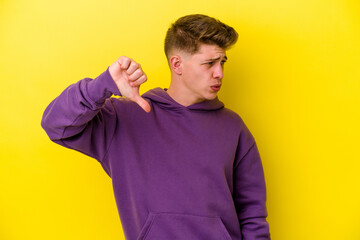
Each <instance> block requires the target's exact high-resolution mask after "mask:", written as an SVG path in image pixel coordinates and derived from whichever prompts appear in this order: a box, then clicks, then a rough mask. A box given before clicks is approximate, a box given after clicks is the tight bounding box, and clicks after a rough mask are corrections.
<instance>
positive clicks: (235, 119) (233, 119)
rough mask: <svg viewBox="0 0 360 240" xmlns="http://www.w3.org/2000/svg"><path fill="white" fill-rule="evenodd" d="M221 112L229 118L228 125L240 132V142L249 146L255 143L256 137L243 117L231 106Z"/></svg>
mask: <svg viewBox="0 0 360 240" xmlns="http://www.w3.org/2000/svg"><path fill="white" fill-rule="evenodd" d="M221 112H222V113H221V114H222V115H223V116H224V117H225V118H226V119H227V125H229V127H231V128H232V129H233V130H234V132H236V133H237V134H238V138H239V143H241V144H246V145H248V146H250V145H252V144H254V142H255V139H254V137H253V135H252V133H251V131H250V129H249V128H248V127H247V125H246V124H245V122H244V120H243V119H242V117H241V116H240V115H239V114H238V113H236V112H234V111H233V110H231V109H229V108H225V107H224V108H223V109H221Z"/></svg>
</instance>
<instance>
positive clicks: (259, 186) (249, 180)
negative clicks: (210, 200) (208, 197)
mask: <svg viewBox="0 0 360 240" xmlns="http://www.w3.org/2000/svg"><path fill="white" fill-rule="evenodd" d="M234 202H235V206H236V210H237V214H238V218H239V222H240V227H241V233H242V237H243V239H244V240H269V239H270V233H269V225H268V223H267V221H266V217H267V210H266V187H265V179H264V173H263V167H262V163H261V159H260V155H259V152H258V149H257V146H256V143H255V141H254V139H253V137H252V136H251V134H250V133H249V132H248V133H243V134H242V136H241V137H240V141H239V146H238V150H237V162H236V165H235V167H234Z"/></svg>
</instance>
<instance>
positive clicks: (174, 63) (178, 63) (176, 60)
mask: <svg viewBox="0 0 360 240" xmlns="http://www.w3.org/2000/svg"><path fill="white" fill-rule="evenodd" d="M170 68H171V69H172V70H173V71H174V72H175V73H176V74H178V75H181V74H182V58H181V57H180V56H179V55H173V56H171V58H170Z"/></svg>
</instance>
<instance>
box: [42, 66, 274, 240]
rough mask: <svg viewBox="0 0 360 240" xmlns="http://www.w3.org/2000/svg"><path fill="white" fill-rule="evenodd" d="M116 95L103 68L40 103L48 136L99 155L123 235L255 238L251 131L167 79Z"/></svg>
mask: <svg viewBox="0 0 360 240" xmlns="http://www.w3.org/2000/svg"><path fill="white" fill-rule="evenodd" d="M113 94H114V95H120V92H119V90H118V88H117V87H116V84H115V82H114V81H113V79H112V78H111V76H110V73H109V70H108V69H107V70H106V71H105V72H104V73H102V74H101V75H100V76H99V77H97V78H95V79H90V78H85V79H83V80H80V81H79V82H77V83H75V84H72V85H70V86H69V87H68V88H67V89H65V90H64V91H63V92H62V93H61V94H60V96H58V97H57V98H56V99H55V100H53V101H52V102H51V103H50V105H49V106H48V107H47V108H46V110H45V112H44V115H43V119H42V122H41V125H42V127H43V128H44V129H45V131H46V132H47V134H48V135H49V137H50V139H51V140H52V141H54V142H56V143H58V144H60V145H62V146H65V147H67V148H71V149H75V150H77V151H80V152H82V153H84V154H86V155H88V156H91V157H93V158H95V159H96V160H97V161H99V162H100V163H101V165H102V167H103V169H104V170H105V171H106V173H107V174H108V175H109V176H110V177H111V179H112V183H113V189H114V194H115V199H116V204H117V208H118V211H119V216H120V220H121V223H122V227H123V230H124V234H125V238H126V239H127V240H144V239H146V240H231V239H232V240H240V239H242V240H255V239H256V240H264V239H270V233H269V227H268V223H267V221H266V217H267V211H266V205H265V201H266V189H265V181H264V174H263V168H262V164H261V160H260V156H259V153H258V149H257V147H256V143H255V141H254V138H253V136H252V135H251V133H250V132H249V130H248V129H247V127H246V126H245V124H244V123H243V121H242V120H241V118H240V117H239V116H238V115H237V114H236V113H234V112H233V111H231V110H229V109H227V108H224V104H223V103H222V102H220V101H219V100H218V99H217V98H216V99H214V100H211V101H204V102H201V103H197V104H193V105H191V106H188V107H184V106H182V105H180V104H179V103H177V102H176V101H174V100H173V99H172V98H171V97H170V96H169V95H168V94H167V92H166V89H161V88H155V89H152V90H150V91H148V92H146V93H145V94H143V95H142V97H143V98H144V99H146V100H147V101H148V102H149V103H150V106H151V112H150V113H146V112H145V111H144V110H143V109H141V108H140V107H139V106H138V105H137V104H136V103H134V102H132V101H130V100H128V99H125V98H110V97H111V96H112V95H113Z"/></svg>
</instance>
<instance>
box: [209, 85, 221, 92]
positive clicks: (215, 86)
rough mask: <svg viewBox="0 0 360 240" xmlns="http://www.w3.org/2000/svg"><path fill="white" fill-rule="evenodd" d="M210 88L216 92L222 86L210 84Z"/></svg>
mask: <svg viewBox="0 0 360 240" xmlns="http://www.w3.org/2000/svg"><path fill="white" fill-rule="evenodd" d="M210 88H211V89H212V90H213V91H214V92H218V91H219V90H220V88H221V84H215V85H212V86H210Z"/></svg>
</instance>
